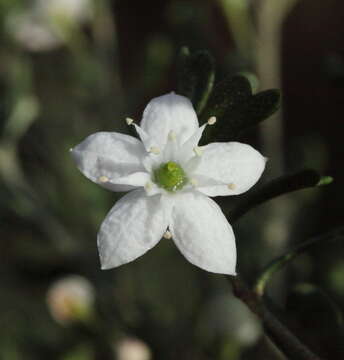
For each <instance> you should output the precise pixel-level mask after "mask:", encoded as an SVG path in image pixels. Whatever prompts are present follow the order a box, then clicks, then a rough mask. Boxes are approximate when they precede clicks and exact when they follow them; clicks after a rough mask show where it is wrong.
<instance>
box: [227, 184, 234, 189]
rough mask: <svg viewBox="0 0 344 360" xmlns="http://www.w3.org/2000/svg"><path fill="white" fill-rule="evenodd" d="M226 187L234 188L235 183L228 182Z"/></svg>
mask: <svg viewBox="0 0 344 360" xmlns="http://www.w3.org/2000/svg"><path fill="white" fill-rule="evenodd" d="M227 187H228V189H229V190H234V189H235V188H236V185H235V184H233V183H229V184H228V185H227Z"/></svg>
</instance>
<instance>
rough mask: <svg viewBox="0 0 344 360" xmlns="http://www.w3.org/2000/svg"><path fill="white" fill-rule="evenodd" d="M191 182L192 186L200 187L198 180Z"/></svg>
mask: <svg viewBox="0 0 344 360" xmlns="http://www.w3.org/2000/svg"><path fill="white" fill-rule="evenodd" d="M189 181H190V184H191V185H192V186H197V185H198V181H197V180H196V179H190V180H189Z"/></svg>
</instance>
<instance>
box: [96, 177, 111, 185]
mask: <svg viewBox="0 0 344 360" xmlns="http://www.w3.org/2000/svg"><path fill="white" fill-rule="evenodd" d="M98 181H99V182H101V183H106V182H108V181H109V178H108V177H107V176H100V177H99V178H98Z"/></svg>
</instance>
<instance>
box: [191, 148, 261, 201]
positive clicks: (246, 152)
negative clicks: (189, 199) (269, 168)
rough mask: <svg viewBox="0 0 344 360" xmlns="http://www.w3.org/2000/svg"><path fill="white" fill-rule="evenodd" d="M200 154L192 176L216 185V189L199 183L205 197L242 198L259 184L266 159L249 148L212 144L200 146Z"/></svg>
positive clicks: (213, 186)
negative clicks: (228, 196)
mask: <svg viewBox="0 0 344 360" xmlns="http://www.w3.org/2000/svg"><path fill="white" fill-rule="evenodd" d="M202 150H203V154H202V156H201V157H200V162H199V164H198V166H197V169H195V170H194V175H195V176H196V175H201V176H204V177H206V178H209V179H213V180H216V181H217V182H218V185H212V186H209V184H207V183H204V184H202V182H200V184H199V188H198V190H199V191H201V192H203V193H204V194H206V195H208V196H221V195H222V196H225V195H238V194H241V193H243V192H245V191H247V190H249V189H250V188H251V187H252V186H253V185H254V184H255V183H256V182H257V181H258V180H259V178H260V177H261V175H262V172H263V171H264V168H265V163H266V160H265V158H264V157H263V156H262V155H261V154H260V153H259V152H258V151H257V150H255V149H254V148H253V147H252V146H250V145H246V144H242V143H239V142H229V143H212V144H209V145H206V146H203V147H202Z"/></svg>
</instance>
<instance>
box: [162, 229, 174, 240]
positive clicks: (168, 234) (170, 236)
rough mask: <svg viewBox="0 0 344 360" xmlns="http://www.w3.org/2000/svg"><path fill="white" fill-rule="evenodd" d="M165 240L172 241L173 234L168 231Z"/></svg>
mask: <svg viewBox="0 0 344 360" xmlns="http://www.w3.org/2000/svg"><path fill="white" fill-rule="evenodd" d="M163 237H164V239H168V240H169V239H172V234H171V232H170V231H168V230H166V231H165V233H164V235H163Z"/></svg>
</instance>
